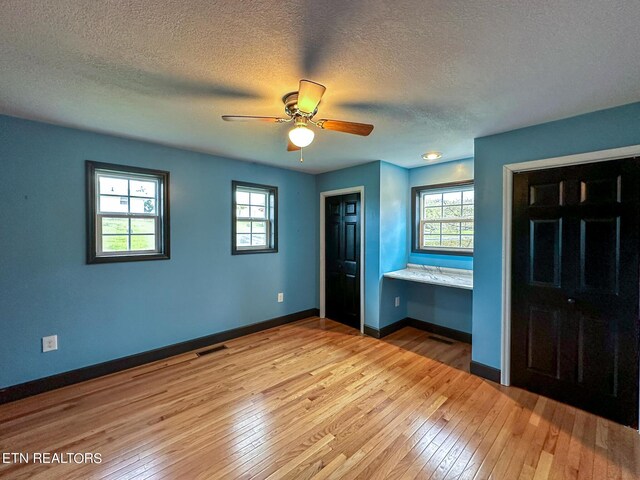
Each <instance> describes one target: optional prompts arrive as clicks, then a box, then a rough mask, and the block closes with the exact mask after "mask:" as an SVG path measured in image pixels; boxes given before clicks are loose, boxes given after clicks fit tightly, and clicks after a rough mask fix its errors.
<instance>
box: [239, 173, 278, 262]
mask: <svg viewBox="0 0 640 480" xmlns="http://www.w3.org/2000/svg"><path fill="white" fill-rule="evenodd" d="M238 193H248V194H249V201H248V202H242V203H240V202H238V201H237V198H238V196H237V195H238ZM252 193H259V194H261V195H264V196H265V204H264V205H258V204H253V203H251V194H252ZM233 195H234V204H235V210H234V222H235V237H234V238H233V241H234V248H235V250H236V251H252V250H255V251H260V250H268V251H270V250H273V249H274V239H273V228H274V227H273V223H274V218H273V217H274V215H273V211H272V210H273V208H274V207H275V205H274V202H275V194H274V192H273V189H272V188H271V187H265V188H260V187H250V186H243V185H237V186H236V187H235V189H234V192H233ZM240 206H243V207H248V209H249V213H251V208H252V207H264V209H265V216H264V217H252V216H240V215H238V207H240ZM238 222H248V223H251V232H249V233H241V232H238V231H237V225H238ZM256 222H258V223H264V224H265V225H266V232H265V233H253V223H256ZM240 235H249V241H250V242H251V241H252V239H253V236H254V235H265V238H266V244H265V245H240V244H239V243H238V237H239V236H240Z"/></svg>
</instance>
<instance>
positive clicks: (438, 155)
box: [422, 152, 442, 160]
mask: <svg viewBox="0 0 640 480" xmlns="http://www.w3.org/2000/svg"><path fill="white" fill-rule="evenodd" d="M422 158H424V159H425V160H438V159H439V158H442V153H441V152H427V153H423V154H422Z"/></svg>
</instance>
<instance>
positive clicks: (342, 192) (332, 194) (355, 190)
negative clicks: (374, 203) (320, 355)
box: [320, 185, 366, 333]
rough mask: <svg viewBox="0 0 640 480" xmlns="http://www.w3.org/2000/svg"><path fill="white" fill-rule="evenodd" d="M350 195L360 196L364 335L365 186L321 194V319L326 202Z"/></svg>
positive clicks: (362, 330)
mask: <svg viewBox="0 0 640 480" xmlns="http://www.w3.org/2000/svg"><path fill="white" fill-rule="evenodd" d="M349 193H359V194H360V333H364V272H365V268H364V264H365V250H366V249H365V217H364V212H365V206H364V185H360V186H358V187H349V188H341V189H339V190H328V191H326V192H320V318H325V314H326V308H325V307H326V305H325V304H326V292H325V259H326V251H325V249H326V245H325V238H324V234H325V223H326V221H325V200H326V198H327V197H336V196H339V195H346V194H349Z"/></svg>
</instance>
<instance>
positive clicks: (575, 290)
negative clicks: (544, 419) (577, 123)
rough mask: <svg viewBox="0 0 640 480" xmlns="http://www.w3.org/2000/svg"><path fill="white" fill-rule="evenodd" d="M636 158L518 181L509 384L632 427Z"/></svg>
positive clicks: (635, 353)
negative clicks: (510, 380) (510, 381)
mask: <svg viewBox="0 0 640 480" xmlns="http://www.w3.org/2000/svg"><path fill="white" fill-rule="evenodd" d="M639 162H640V159H626V160H616V161H611V162H601V163H594V164H588V165H581V166H574V167H563V168H554V169H549V170H543V171H536V172H531V173H521V174H516V175H515V176H514V204H513V206H514V210H513V252H512V255H513V256H512V287H511V288H512V290H511V291H512V337H511V356H512V363H511V369H512V370H511V375H512V377H511V379H512V383H513V385H517V386H521V387H524V388H526V389H528V390H532V391H535V392H538V393H542V394H544V395H547V396H549V397H552V398H556V399H559V400H561V401H564V402H566V403H569V404H572V405H575V406H577V407H580V408H584V409H585V410H589V411H591V412H594V413H596V414H599V415H602V416H604V417H607V418H610V419H612V420H615V421H617V422H621V423H624V424H626V425H633V426H637V425H638V278H639V276H638V247H639V240H638V239H639V237H638V221H639V219H640V217H639V214H638V212H639V208H638V206H639V187H640V184H639V181H638V179H639V174H638V172H639V168H638V165H639Z"/></svg>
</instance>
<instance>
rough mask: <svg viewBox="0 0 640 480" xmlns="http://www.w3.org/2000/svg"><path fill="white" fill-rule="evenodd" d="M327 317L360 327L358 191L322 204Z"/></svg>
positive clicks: (328, 199) (329, 199) (327, 200)
mask: <svg viewBox="0 0 640 480" xmlns="http://www.w3.org/2000/svg"><path fill="white" fill-rule="evenodd" d="M325 215H326V222H325V279H326V284H325V308H326V316H327V317H328V318H331V319H332V320H337V321H338V322H342V323H344V324H346V325H349V326H350V327H353V328H357V329H359V328H360V194H359V193H354V194H349V195H341V196H336V197H328V198H327V199H326V203H325Z"/></svg>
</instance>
